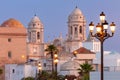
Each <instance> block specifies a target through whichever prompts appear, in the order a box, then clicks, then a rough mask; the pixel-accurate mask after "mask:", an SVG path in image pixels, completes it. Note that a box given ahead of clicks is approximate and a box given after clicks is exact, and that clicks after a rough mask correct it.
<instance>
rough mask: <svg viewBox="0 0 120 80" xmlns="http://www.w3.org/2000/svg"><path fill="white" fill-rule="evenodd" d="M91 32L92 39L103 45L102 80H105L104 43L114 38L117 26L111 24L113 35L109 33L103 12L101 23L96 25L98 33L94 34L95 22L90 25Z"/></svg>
mask: <svg viewBox="0 0 120 80" xmlns="http://www.w3.org/2000/svg"><path fill="white" fill-rule="evenodd" d="M89 30H90V34H91V36H92V37H96V38H97V39H98V40H99V41H100V44H101V80H104V70H103V67H104V62H103V59H104V56H103V55H104V54H103V42H104V41H105V40H106V39H108V38H109V37H112V36H113V35H114V32H115V24H114V22H112V23H111V24H110V31H111V34H110V33H108V23H107V21H106V20H105V14H104V12H102V13H101V14H100V23H98V24H97V25H96V33H95V34H94V24H93V22H91V23H90V24H89Z"/></svg>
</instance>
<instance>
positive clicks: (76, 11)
mask: <svg viewBox="0 0 120 80" xmlns="http://www.w3.org/2000/svg"><path fill="white" fill-rule="evenodd" d="M74 15H82V12H81V11H80V9H79V8H77V7H76V8H75V9H74V10H73V11H72V13H71V14H70V16H74Z"/></svg>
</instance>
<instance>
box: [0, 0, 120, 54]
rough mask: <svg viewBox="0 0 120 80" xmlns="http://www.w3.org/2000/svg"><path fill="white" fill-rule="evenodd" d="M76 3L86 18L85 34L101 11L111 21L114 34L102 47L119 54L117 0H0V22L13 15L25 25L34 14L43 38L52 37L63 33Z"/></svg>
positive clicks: (96, 20) (119, 2) (119, 35)
mask: <svg viewBox="0 0 120 80" xmlns="http://www.w3.org/2000/svg"><path fill="white" fill-rule="evenodd" d="M76 6H77V7H78V8H79V9H80V10H81V11H82V13H83V15H84V16H85V19H86V21H87V25H86V29H87V30H86V32H87V34H88V33H89V30H88V25H89V23H90V22H91V21H93V22H94V24H97V23H98V22H99V14H100V13H101V12H102V11H103V12H104V13H105V14H106V20H107V21H108V23H109V24H110V23H111V22H115V24H116V31H115V35H114V36H113V37H111V38H109V39H107V40H106V41H105V42H104V50H109V51H114V52H119V53H120V0H0V24H2V23H3V22H4V21H6V20H7V19H9V18H15V19H17V20H19V21H20V22H21V23H22V24H23V25H24V26H25V27H26V28H27V27H28V23H29V22H30V20H31V18H32V17H34V15H35V14H36V15H37V16H38V17H39V18H40V20H41V21H42V23H43V25H44V40H45V41H48V40H49V39H50V40H53V39H54V38H55V37H58V36H59V35H60V34H61V33H62V35H63V36H65V35H66V34H67V28H68V27H67V20H68V16H69V14H70V13H71V12H72V11H73V10H74V9H75V7H76ZM48 36H49V37H50V38H49V39H48ZM86 36H87V35H86Z"/></svg>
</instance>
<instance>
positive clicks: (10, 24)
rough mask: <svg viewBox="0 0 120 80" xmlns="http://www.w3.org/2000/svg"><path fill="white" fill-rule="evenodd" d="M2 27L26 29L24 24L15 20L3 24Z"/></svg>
mask: <svg viewBox="0 0 120 80" xmlns="http://www.w3.org/2000/svg"><path fill="white" fill-rule="evenodd" d="M1 27H11V28H24V26H23V24H22V23H21V22H20V21H18V20H16V19H13V18H10V19H8V20H6V21H5V22H3V23H2V24H1Z"/></svg>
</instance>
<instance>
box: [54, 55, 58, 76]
mask: <svg viewBox="0 0 120 80" xmlns="http://www.w3.org/2000/svg"><path fill="white" fill-rule="evenodd" d="M54 64H55V71H56V78H57V64H58V55H57V53H55V54H54Z"/></svg>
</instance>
